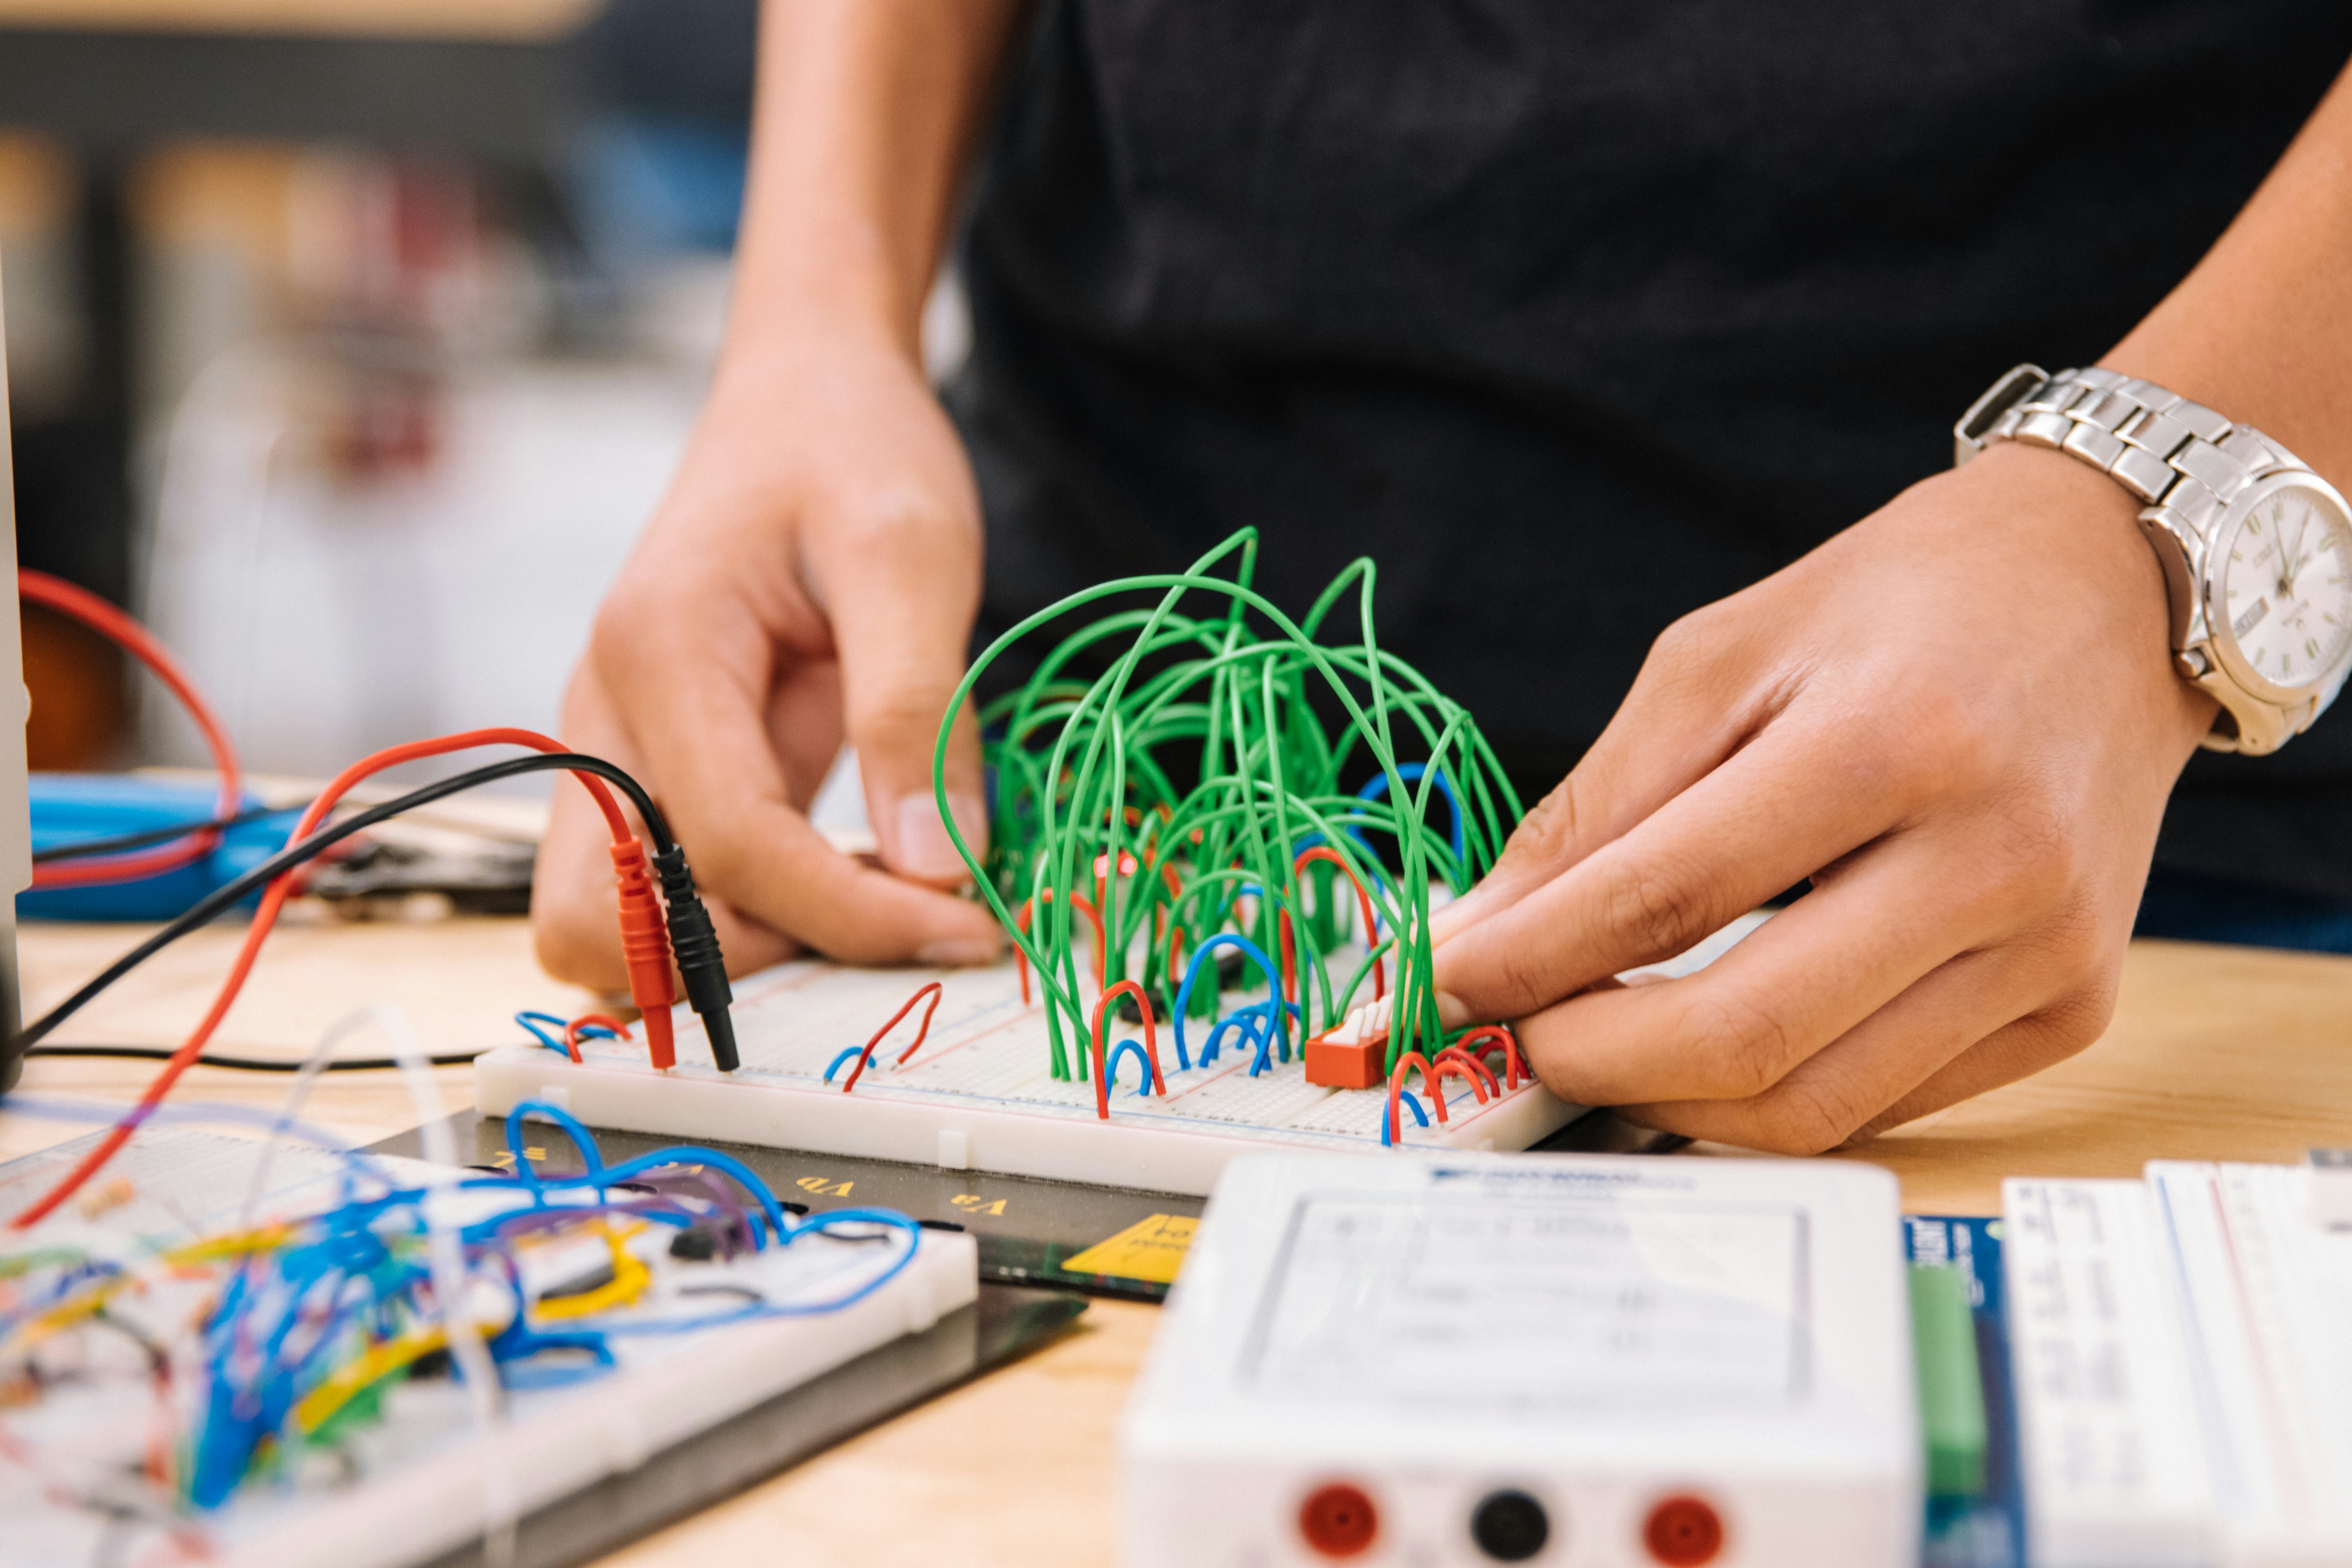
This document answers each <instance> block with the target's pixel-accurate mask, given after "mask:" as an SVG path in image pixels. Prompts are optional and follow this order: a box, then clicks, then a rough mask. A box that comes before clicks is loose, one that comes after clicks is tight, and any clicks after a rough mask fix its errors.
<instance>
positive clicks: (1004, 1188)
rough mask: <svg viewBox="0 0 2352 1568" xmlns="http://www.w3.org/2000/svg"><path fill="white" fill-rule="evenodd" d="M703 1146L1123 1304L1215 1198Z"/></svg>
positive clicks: (455, 1119)
mask: <svg viewBox="0 0 2352 1568" xmlns="http://www.w3.org/2000/svg"><path fill="white" fill-rule="evenodd" d="M448 1122H449V1128H450V1131H451V1133H452V1134H453V1136H454V1139H455V1142H456V1144H457V1149H458V1150H459V1152H460V1154H461V1157H463V1158H465V1159H467V1160H468V1161H470V1162H472V1163H476V1164H480V1165H499V1166H502V1165H504V1164H506V1163H508V1162H509V1161H511V1160H512V1158H513V1155H512V1154H511V1153H510V1152H509V1151H508V1149H507V1139H506V1126H505V1123H504V1122H503V1121H501V1120H500V1119H499V1118H497V1117H488V1116H483V1115H481V1114H480V1113H479V1112H478V1111H472V1110H460V1111H457V1112H455V1113H453V1114H452V1115H451V1116H450V1117H449V1119H448ZM595 1131H596V1141H597V1143H598V1144H599V1146H600V1147H602V1148H603V1149H604V1153H605V1156H606V1158H608V1159H612V1160H626V1159H634V1158H635V1157H636V1156H637V1155H639V1154H645V1153H649V1152H652V1151H653V1150H655V1149H657V1148H660V1147H661V1146H662V1145H664V1144H665V1143H669V1142H677V1140H675V1139H672V1138H667V1137H661V1136H656V1135H653V1134H648V1133H644V1132H624V1131H612V1130H609V1129H606V1128H597V1129H596V1130H595ZM551 1133H552V1130H551V1129H543V1128H541V1127H539V1126H536V1125H534V1126H533V1128H532V1129H531V1132H530V1141H529V1142H527V1143H526V1144H525V1145H524V1153H525V1156H526V1157H527V1158H528V1159H529V1160H530V1162H531V1164H532V1166H533V1168H534V1169H536V1170H538V1171H539V1172H540V1173H541V1175H545V1176H554V1175H562V1174H568V1173H576V1172H577V1171H579V1170H580V1169H581V1164H580V1159H579V1156H578V1154H577V1153H576V1152H574V1151H573V1150H572V1148H571V1147H570V1146H569V1145H568V1144H567V1143H566V1142H564V1140H563V1139H562V1136H561V1135H560V1134H556V1135H551ZM698 1142H705V1143H708V1144H709V1145H711V1146H712V1147H714V1148H718V1149H720V1150H723V1151H724V1152H727V1153H730V1154H732V1155H733V1156H735V1157H736V1158H737V1159H739V1160H740V1161H742V1162H743V1163H745V1164H747V1165H749V1166H751V1169H752V1170H754V1171H756V1172H758V1173H759V1174H760V1177H761V1180H763V1181H765V1182H766V1183H767V1184H769V1185H770V1186H772V1187H773V1188H774V1189H775V1190H776V1191H777V1192H779V1193H781V1194H783V1195H784V1196H785V1197H786V1198H788V1199H790V1200H792V1201H793V1202H796V1203H801V1204H805V1205H808V1206H809V1207H810V1208H811V1209H813V1210H816V1211H819V1212H822V1211H823V1210H825V1209H830V1208H846V1207H849V1206H851V1205H866V1204H880V1205H883V1206H884V1207H885V1208H894V1209H898V1210H900V1211H902V1212H904V1213H907V1214H910V1215H914V1216H915V1217H916V1218H917V1219H919V1220H923V1221H926V1222H928V1223H930V1224H934V1225H954V1226H961V1227H962V1228H963V1229H965V1230H967V1231H969V1232H971V1236H972V1238H973V1239H974V1240H975V1241H976V1242H978V1243H979V1246H980V1277H981V1279H982V1280H983V1281H987V1282H992V1283H996V1284H1003V1285H1024V1286H1043V1287H1048V1288H1051V1289H1058V1290H1077V1291H1081V1292H1084V1293H1085V1294H1087V1295H1089V1296H1108V1297H1113V1298H1117V1299H1119V1300H1132V1301H1157V1300H1160V1299H1161V1298H1162V1297H1164V1296H1166V1295H1167V1294H1168V1287H1169V1285H1170V1283H1171V1281H1172V1280H1173V1279H1174V1278H1175V1271H1176V1267H1177V1265H1179V1264H1180V1263H1181V1261H1182V1250H1183V1245H1182V1244H1183V1242H1184V1240H1186V1239H1188V1238H1189V1233H1190V1228H1191V1226H1192V1223H1193V1222H1194V1221H1195V1220H1197V1219H1198V1218H1199V1216H1200V1213H1201V1209H1202V1204H1203V1202H1204V1201H1205V1200H1203V1199H1201V1198H1198V1197H1194V1196H1192V1195H1189V1194H1181V1193H1152V1192H1143V1191H1139V1190H1138V1189H1136V1188H1132V1187H1105V1186H1095V1185H1089V1184H1086V1183H1082V1182H1055V1181H1045V1180H1043V1179H1041V1178H1038V1177H1035V1176H1016V1175H1006V1174H1003V1173H993V1172H985V1171H943V1170H941V1169H940V1167H939V1166H938V1165H937V1164H936V1163H930V1164H920V1165H917V1164H908V1163H901V1162H898V1161H894V1160H866V1159H860V1158H858V1157H856V1156H855V1155H847V1154H825V1153H819V1152H813V1151H810V1150H806V1149H776V1148H770V1147H765V1146H762V1145H760V1144H756V1143H732V1142H725V1141H723V1140H717V1139H703V1140H699V1141H698ZM1683 1142H1684V1140H1682V1139H1679V1138H1675V1137H1674V1136H1672V1135H1671V1134H1667V1133H1661V1132H1653V1131H1649V1130H1648V1129H1647V1128H1642V1127H1636V1126H1634V1125H1633V1123H1632V1122H1629V1121H1625V1120H1623V1119H1622V1118H1621V1117H1619V1116H1616V1115H1614V1114H1613V1113H1612V1112H1610V1111H1606V1110H1593V1111H1587V1112H1586V1113H1585V1114H1583V1115H1582V1116H1580V1117H1578V1118H1577V1119H1576V1120H1575V1121H1571V1122H1570V1123H1569V1124H1568V1125H1567V1126H1565V1127H1562V1128H1561V1129H1559V1131H1557V1132H1554V1133H1553V1134H1552V1135H1551V1136H1550V1137H1549V1138H1547V1139H1545V1140H1544V1141H1543V1142H1541V1143H1540V1144H1538V1147H1539V1148H1542V1149H1547V1150H1555V1151H1562V1152H1583V1153H1613V1154H1639V1153H1664V1152H1668V1151H1669V1150H1672V1149H1675V1148H1678V1147H1680V1146H1681V1144H1682V1143H1683ZM423 1149H424V1144H423V1142H422V1139H421V1136H420V1134H419V1133H418V1132H416V1131H408V1132H403V1133H399V1134H397V1135H396V1136H394V1137H392V1138H388V1139H386V1140H385V1141H384V1142H381V1143H378V1144H375V1145H374V1146H373V1148H372V1149H371V1151H370V1152H373V1153H382V1154H404V1155H410V1156H415V1155H418V1154H420V1153H422V1152H423ZM1134 1233H1140V1234H1142V1235H1145V1236H1153V1237H1173V1238H1174V1245H1173V1246H1172V1247H1171V1246H1166V1245H1162V1246H1158V1247H1137V1246H1133V1245H1129V1246H1123V1247H1108V1246H1106V1244H1107V1243H1110V1242H1112V1241H1113V1240H1114V1239H1115V1238H1118V1237H1127V1236H1129V1235H1131V1234H1134ZM1074 1265H1076V1266H1077V1267H1073V1266H1074Z"/></svg>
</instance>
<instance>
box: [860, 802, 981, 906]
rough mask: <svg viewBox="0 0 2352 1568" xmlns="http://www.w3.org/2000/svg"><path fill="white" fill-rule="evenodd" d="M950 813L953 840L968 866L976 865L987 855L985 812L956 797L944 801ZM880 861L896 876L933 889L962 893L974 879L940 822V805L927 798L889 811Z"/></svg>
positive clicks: (941, 820)
mask: <svg viewBox="0 0 2352 1568" xmlns="http://www.w3.org/2000/svg"><path fill="white" fill-rule="evenodd" d="M948 810H949V811H950V813H951V814H953V816H954V817H955V826H956V835H957V836H960V837H961V838H962V839H963V842H964V844H965V846H966V847H968V848H969V850H970V851H971V857H972V861H973V862H977V861H979V860H980V859H982V858H983V857H985V856H986V855H987V853H988V813H987V810H986V808H985V807H983V806H982V805H981V802H980V799H979V797H978V796H976V795H967V794H962V793H960V792H956V793H950V795H949V796H948ZM883 858H884V860H885V862H886V863H887V865H888V866H889V868H890V869H892V870H893V871H896V872H898V874H899V875H900V876H902V877H906V878H908V879H911V880H914V881H918V882H925V883H929V884H930V885H931V886H933V887H940V888H953V887H960V886H961V885H962V884H963V883H965V882H967V881H969V880H971V879H972V878H973V877H974V876H975V875H976V874H977V872H976V870H975V868H974V866H973V864H972V863H971V862H967V861H966V860H965V859H964V858H963V855H962V854H961V853H960V852H959V851H958V850H957V848H956V842H955V837H950V834H949V832H948V829H947V824H946V822H945V821H944V820H943V819H942V818H941V817H940V808H939V802H938V799H937V797H936V796H934V795H930V794H929V793H924V794H921V795H905V796H902V797H900V799H899V800H898V803H897V805H895V806H894V807H893V808H892V810H891V815H890V830H889V834H888V837H887V838H886V839H885V841H884V846H883Z"/></svg>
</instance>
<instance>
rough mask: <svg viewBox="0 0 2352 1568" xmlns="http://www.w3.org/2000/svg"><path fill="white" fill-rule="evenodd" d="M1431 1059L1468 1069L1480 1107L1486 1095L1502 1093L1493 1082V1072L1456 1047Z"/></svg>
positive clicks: (1445, 1050) (1445, 1049) (1500, 1088)
mask: <svg viewBox="0 0 2352 1568" xmlns="http://www.w3.org/2000/svg"><path fill="white" fill-rule="evenodd" d="M1431 1059H1432V1060H1433V1061H1441V1062H1460V1063H1461V1064H1462V1065H1463V1066H1464V1067H1466V1068H1469V1069H1470V1071H1471V1073H1472V1074H1473V1075H1474V1076H1475V1088H1476V1089H1477V1090H1478V1103H1479V1104H1481V1105H1484V1104H1485V1103H1486V1097H1487V1096H1488V1095H1490V1094H1500V1093H1502V1092H1503V1089H1502V1086H1501V1085H1500V1084H1498V1083H1496V1081H1495V1074H1494V1070H1493V1069H1492V1068H1489V1067H1487V1065H1486V1063H1485V1062H1482V1061H1480V1060H1479V1059H1478V1058H1476V1057H1474V1056H1472V1055H1471V1054H1470V1053H1469V1052H1467V1051H1465V1050H1464V1049H1463V1048H1462V1047H1460V1046H1458V1045H1456V1046H1448V1047H1445V1048H1444V1050H1442V1051H1440V1052H1438V1053H1437V1055H1436V1056H1435V1057H1433V1058H1431Z"/></svg>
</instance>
